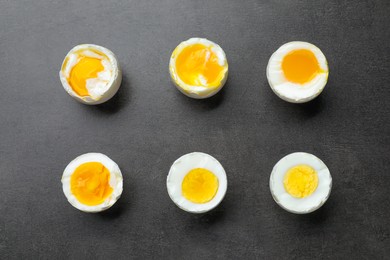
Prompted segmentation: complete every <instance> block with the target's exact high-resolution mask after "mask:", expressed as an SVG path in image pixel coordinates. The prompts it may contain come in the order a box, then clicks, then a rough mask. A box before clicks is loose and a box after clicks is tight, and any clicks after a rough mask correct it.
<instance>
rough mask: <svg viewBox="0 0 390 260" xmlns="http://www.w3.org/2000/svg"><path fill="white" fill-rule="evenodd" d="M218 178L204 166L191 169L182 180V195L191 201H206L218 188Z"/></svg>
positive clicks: (212, 196)
mask: <svg viewBox="0 0 390 260" xmlns="http://www.w3.org/2000/svg"><path fill="white" fill-rule="evenodd" d="M218 186H219V185H218V178H217V176H215V175H214V174H213V173H212V172H211V171H209V170H207V169H204V168H196V169H193V170H191V171H190V172H189V173H187V175H186V176H185V177H184V179H183V182H182V193H183V196H184V197H185V198H186V199H188V200H189V201H191V202H193V203H206V202H208V201H210V200H211V199H212V198H214V196H215V194H216V193H217V190H218Z"/></svg>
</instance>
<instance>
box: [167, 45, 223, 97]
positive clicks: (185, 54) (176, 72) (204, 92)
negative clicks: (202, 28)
mask: <svg viewBox="0 0 390 260" xmlns="http://www.w3.org/2000/svg"><path fill="white" fill-rule="evenodd" d="M169 72H170V75H171V79H172V81H173V83H174V84H175V86H176V87H177V89H178V90H180V91H181V92H182V93H183V94H184V95H186V96H188V97H191V98H196V99H202V98H208V97H211V96H213V95H215V94H216V93H218V91H220V90H221V89H222V87H223V86H224V85H225V82H226V79H227V76H228V63H227V59H226V55H225V52H224V51H223V50H222V48H221V47H220V46H219V45H218V44H216V43H214V42H212V41H209V40H207V39H204V38H191V39H189V40H187V41H183V42H181V43H180V44H179V45H178V46H177V47H176V48H175V50H174V51H173V52H172V55H171V58H170V61H169Z"/></svg>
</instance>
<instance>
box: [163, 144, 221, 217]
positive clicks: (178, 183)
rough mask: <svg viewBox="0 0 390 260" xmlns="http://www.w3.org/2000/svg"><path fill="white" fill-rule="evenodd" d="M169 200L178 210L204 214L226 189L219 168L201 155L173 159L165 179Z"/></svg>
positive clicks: (211, 160)
mask: <svg viewBox="0 0 390 260" xmlns="http://www.w3.org/2000/svg"><path fill="white" fill-rule="evenodd" d="M167 189H168V194H169V197H170V198H171V199H172V201H173V202H174V203H175V204H176V205H177V206H178V207H179V208H181V209H183V210H185V211H187V212H191V213H204V212H207V211H209V210H211V209H213V208H215V207H216V206H217V205H218V204H219V203H220V202H221V201H222V199H223V198H224V196H225V193H226V189H227V179H226V173H225V170H224V169H223V167H222V165H221V164H220V163H219V162H218V161H217V159H215V158H214V157H212V156H211V155H208V154H205V153H199V152H194V153H189V154H186V155H183V156H182V157H180V158H179V159H177V160H176V161H175V162H174V163H173V164H172V166H171V169H170V170H169V173H168V177H167Z"/></svg>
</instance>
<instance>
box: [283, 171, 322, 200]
mask: <svg viewBox="0 0 390 260" xmlns="http://www.w3.org/2000/svg"><path fill="white" fill-rule="evenodd" d="M283 183H284V188H285V189H286V191H287V192H288V193H289V194H290V195H291V196H293V197H296V198H305V197H307V196H309V195H311V194H312V193H313V192H314V191H315V190H316V189H317V186H318V175H317V172H316V171H315V170H314V169H313V168H312V167H310V166H308V165H297V166H294V167H292V168H291V169H289V170H288V171H287V172H286V174H285V176H284V182H283Z"/></svg>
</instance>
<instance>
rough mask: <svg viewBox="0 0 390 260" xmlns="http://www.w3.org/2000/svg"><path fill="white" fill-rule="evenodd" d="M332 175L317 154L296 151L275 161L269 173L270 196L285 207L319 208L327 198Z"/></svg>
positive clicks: (300, 211) (292, 209) (304, 210)
mask: <svg viewBox="0 0 390 260" xmlns="http://www.w3.org/2000/svg"><path fill="white" fill-rule="evenodd" d="M331 189H332V177H331V175H330V172H329V169H328V167H326V165H325V163H324V162H323V161H321V160H320V159H319V158H317V157H316V156H314V155H312V154H309V153H303V152H297V153H292V154H289V155H287V156H285V157H283V158H282V159H281V160H280V161H279V162H277V163H276V165H275V167H274V168H273V170H272V173H271V177H270V190H271V194H272V197H273V198H274V200H275V201H276V203H277V204H279V206H281V207H282V208H284V209H285V210H287V211H289V212H292V213H297V214H305V213H310V212H313V211H315V210H316V209H318V208H320V207H321V206H322V205H323V204H324V203H325V202H326V200H327V199H328V198H329V195H330V191H331Z"/></svg>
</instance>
